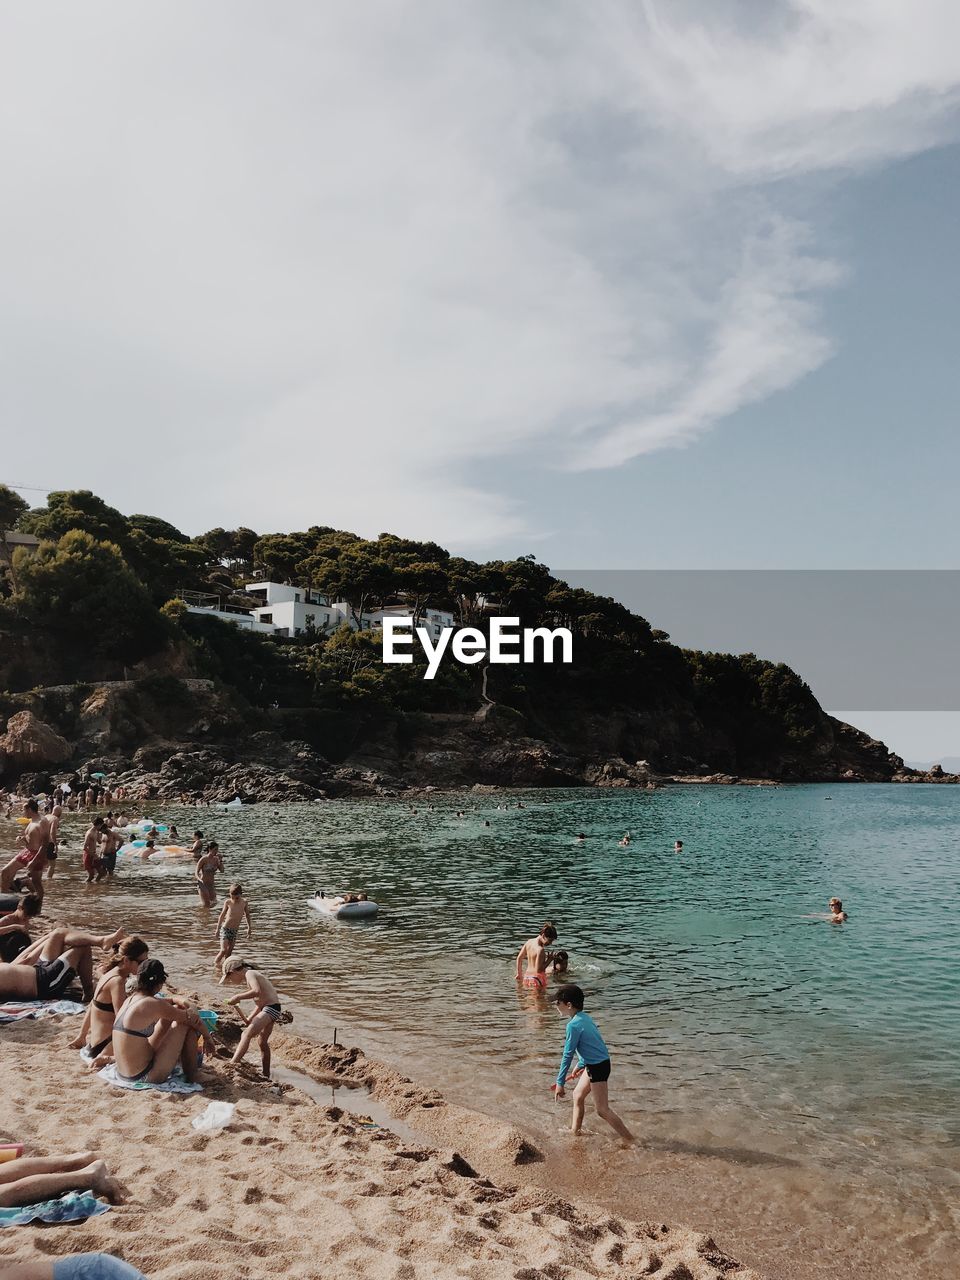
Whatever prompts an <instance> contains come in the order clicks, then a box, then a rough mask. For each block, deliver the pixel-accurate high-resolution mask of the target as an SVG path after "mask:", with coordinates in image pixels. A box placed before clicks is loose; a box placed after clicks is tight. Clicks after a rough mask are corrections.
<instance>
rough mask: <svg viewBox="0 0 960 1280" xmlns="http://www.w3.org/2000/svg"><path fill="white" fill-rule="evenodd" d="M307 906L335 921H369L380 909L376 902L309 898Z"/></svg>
mask: <svg viewBox="0 0 960 1280" xmlns="http://www.w3.org/2000/svg"><path fill="white" fill-rule="evenodd" d="M307 905H308V906H310V907H313V909H314V911H319V912H320V914H321V915H325V916H333V918H334V920H368V919H369V918H370V917H371V916H375V915H376V914H377V912H378V911H379V909H380V908H379V907H378V906H377V904H376V903H375V902H370V901H369V900H368V901H367V902H344V901H343V899H342V898H308V899H307Z"/></svg>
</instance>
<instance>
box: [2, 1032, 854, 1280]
mask: <svg viewBox="0 0 960 1280" xmlns="http://www.w3.org/2000/svg"><path fill="white" fill-rule="evenodd" d="M76 1025H77V1020H76V1019H75V1018H64V1019H50V1020H48V1021H45V1022H40V1023H20V1024H17V1025H14V1026H12V1027H7V1028H5V1029H4V1030H3V1032H2V1033H0V1034H2V1060H0V1089H2V1091H3V1096H4V1099H5V1104H6V1105H5V1108H4V1113H5V1117H7V1118H5V1120H4V1121H3V1123H2V1124H0V1133H2V1135H3V1139H4V1140H8V1139H14V1138H15V1139H16V1140H17V1141H23V1142H24V1143H25V1144H26V1145H27V1148H28V1151H29V1153H30V1154H50V1153H56V1152H65V1151H74V1150H80V1149H85V1148H88V1149H93V1150H94V1151H95V1152H96V1154H97V1155H99V1156H101V1157H103V1158H104V1159H105V1160H106V1161H107V1163H108V1165H109V1167H110V1169H111V1171H112V1172H113V1173H114V1174H115V1175H116V1176H117V1177H118V1178H119V1180H120V1182H121V1184H122V1186H123V1188H124V1191H125V1196H126V1199H125V1202H124V1203H122V1204H120V1205H118V1206H117V1207H115V1208H114V1209H113V1210H112V1211H111V1212H109V1213H106V1214H103V1215H101V1216H100V1217H97V1218H93V1219H90V1220H88V1221H87V1222H85V1223H80V1224H72V1225H62V1226H32V1227H16V1228H7V1229H5V1230H4V1232H3V1234H2V1236H0V1257H3V1258H4V1259H9V1260H16V1261H26V1260H35V1259H40V1258H53V1257H58V1256H62V1255H67V1254H73V1253H80V1252H86V1251H94V1250H102V1251H105V1252H109V1253H113V1254H115V1255H117V1256H120V1257H123V1258H125V1259H126V1260H127V1261H128V1262H131V1263H132V1264H133V1265H135V1266H137V1267H139V1268H140V1269H141V1270H142V1271H143V1272H144V1273H145V1274H146V1275H147V1276H149V1277H151V1280H180V1277H182V1276H183V1275H184V1274H185V1273H186V1271H187V1270H189V1273H190V1275H191V1276H193V1277H195V1280H228V1278H230V1280H256V1278H257V1277H263V1276H288V1277H304V1278H307V1277H320V1276H322V1277H324V1280H339V1278H340V1277H343V1278H344V1280H346V1277H351V1278H352V1277H355V1276H357V1275H363V1276H366V1277H370V1280H434V1278H441V1280H442V1278H446V1277H451V1278H452V1277H464V1276H468V1277H471V1278H472V1280H503V1277H507V1276H512V1277H515V1278H516V1280H588V1278H596V1277H611V1280H612V1277H615V1276H616V1277H623V1276H625V1275H630V1276H634V1275H636V1276H649V1277H654V1280H721V1278H722V1277H727V1278H728V1280H729V1278H730V1277H736V1280H758V1273H757V1272H755V1271H751V1270H748V1269H747V1268H743V1267H740V1266H739V1265H738V1264H737V1263H736V1262H735V1261H734V1260H733V1259H731V1258H730V1257H729V1256H727V1255H726V1254H724V1253H722V1252H721V1251H720V1249H718V1247H717V1245H716V1244H715V1243H714V1242H713V1240H712V1239H711V1238H710V1237H709V1236H707V1235H705V1234H702V1233H698V1232H695V1231H691V1230H688V1229H685V1228H682V1227H667V1226H665V1225H664V1224H661V1223H642V1222H632V1221H629V1220H627V1219H625V1218H623V1217H622V1216H620V1215H616V1214H611V1213H609V1212H607V1211H604V1210H603V1209H602V1208H598V1207H589V1206H578V1205H574V1204H572V1203H571V1202H570V1201H569V1200H567V1199H564V1198H563V1197H561V1196H558V1195H557V1194H555V1193H554V1192H552V1191H547V1190H544V1189H542V1188H538V1187H536V1186H533V1185H531V1184H530V1183H529V1182H528V1181H527V1180H526V1178H525V1176H524V1173H525V1171H526V1170H529V1169H532V1168H537V1167H538V1164H537V1161H538V1152H537V1151H536V1149H535V1148H534V1147H533V1146H532V1144H531V1143H530V1142H529V1140H528V1139H527V1138H526V1137H525V1136H524V1135H523V1134H522V1133H520V1132H519V1131H518V1130H517V1129H515V1128H513V1127H512V1126H510V1125H507V1124H504V1123H503V1122H500V1121H497V1120H495V1119H492V1118H490V1117H486V1116H482V1115H480V1114H478V1113H473V1112H469V1111H466V1110H464V1109H462V1108H459V1107H454V1106H451V1105H448V1104H446V1103H445V1102H444V1100H443V1098H442V1097H441V1096H440V1095H439V1094H437V1093H436V1092H435V1091H432V1090H425V1089H422V1088H420V1087H419V1086H417V1085H416V1084H413V1083H412V1082H410V1081H408V1080H406V1079H404V1078H403V1077H402V1076H400V1075H399V1073H397V1072H395V1071H393V1070H392V1069H391V1068H388V1067H385V1066H383V1065H381V1064H376V1063H370V1062H368V1061H367V1060H365V1059H364V1058H363V1056H362V1055H359V1054H358V1053H357V1052H356V1051H350V1050H344V1049H342V1048H339V1049H334V1048H332V1046H328V1047H324V1046H317V1045H313V1044H311V1043H310V1042H308V1041H305V1040H302V1039H299V1038H298V1037H295V1036H291V1035H289V1034H287V1035H284V1036H282V1037H281V1036H280V1035H277V1036H275V1041H276V1046H277V1047H276V1056H277V1057H278V1059H280V1060H281V1061H282V1062H283V1063H284V1064H285V1065H286V1067H287V1068H288V1069H293V1070H295V1071H297V1072H300V1073H304V1074H306V1075H308V1076H309V1079H310V1080H315V1081H317V1082H318V1084H319V1085H320V1086H321V1088H322V1087H323V1086H324V1085H329V1084H330V1083H331V1082H336V1081H349V1082H351V1083H352V1084H354V1085H357V1084H363V1085H365V1086H367V1087H369V1088H370V1089H372V1092H373V1095H374V1104H375V1105H376V1104H377V1103H379V1104H381V1105H383V1106H385V1107H386V1108H387V1109H388V1110H389V1111H391V1112H396V1113H398V1114H400V1115H401V1116H402V1121H401V1123H402V1125H403V1126H404V1128H403V1130H402V1132H403V1135H404V1136H397V1135H394V1134H393V1133H391V1132H390V1131H389V1130H388V1129H387V1128H385V1127H371V1126H370V1125H369V1124H368V1123H366V1122H365V1119H364V1118H365V1117H366V1116H368V1115H369V1105H368V1098H367V1094H366V1092H365V1091H364V1088H354V1089H353V1090H351V1091H350V1092H349V1095H348V1101H349V1103H350V1108H351V1109H347V1106H345V1105H344V1104H343V1103H341V1104H340V1105H337V1106H326V1105H323V1103H322V1102H321V1101H319V1100H317V1099H316V1098H315V1097H311V1096H310V1093H313V1092H314V1090H312V1089H311V1090H310V1093H308V1092H307V1091H306V1090H300V1089H293V1088H284V1089H283V1090H282V1091H278V1089H277V1087H276V1086H270V1085H268V1084H267V1083H266V1082H263V1081H259V1082H258V1081H256V1080H255V1079H254V1078H253V1076H254V1073H253V1072H252V1071H251V1072H250V1073H249V1074H248V1075H243V1076H238V1075H237V1074H235V1073H233V1072H231V1071H230V1069H229V1068H228V1067H227V1066H226V1065H225V1064H224V1063H223V1062H221V1061H220V1060H212V1061H211V1062H210V1063H209V1064H208V1067H207V1069H206V1070H205V1072H204V1082H205V1089H204V1092H203V1094H196V1095H190V1096H177V1095H169V1094H160V1093H156V1092H151V1091H142V1092H140V1091H138V1092H128V1091H123V1090H117V1089H113V1088H111V1087H110V1086H109V1085H106V1084H104V1083H103V1082H101V1081H100V1080H99V1079H97V1078H96V1076H95V1075H94V1074H93V1073H92V1072H90V1071H89V1070H88V1069H87V1068H86V1067H85V1066H84V1065H83V1063H82V1062H81V1060H80V1058H79V1055H78V1054H76V1053H74V1052H72V1051H71V1050H69V1049H68V1048H67V1047H66V1044H67V1041H68V1040H69V1039H70V1038H71V1036H72V1035H73V1034H75V1030H76ZM238 1029H239V1024H237V1026H236V1027H235V1028H234V1030H233V1035H231V1034H230V1029H229V1028H227V1029H226V1034H227V1038H228V1039H233V1038H235V1035H236V1034H237V1033H238ZM346 1092H347V1091H346V1090H344V1093H346ZM341 1096H342V1095H341ZM221 1099H222V1100H228V1101H234V1102H236V1104H237V1110H236V1112H235V1115H234V1119H233V1122H232V1123H231V1125H230V1126H229V1128H227V1129H226V1130H223V1131H222V1132H220V1133H218V1134H214V1135H200V1134H197V1133H196V1132H195V1131H194V1130H193V1129H192V1128H191V1125H190V1121H191V1119H192V1118H193V1117H194V1116H196V1115H198V1114H200V1112H202V1111H203V1110H204V1108H205V1107H206V1105H207V1103H208V1102H209V1101H211V1100H221ZM9 1117H16V1119H15V1121H12V1120H11V1119H10V1118H9ZM11 1124H12V1125H13V1128H11ZM411 1133H418V1134H422V1135H423V1141H422V1142H421V1143H414V1142H411V1141H409V1135H410V1134H411ZM614 1163H615V1162H614ZM541 1167H542V1166H541ZM612 1172H613V1169H611V1173H612ZM838 1274H839V1273H838Z"/></svg>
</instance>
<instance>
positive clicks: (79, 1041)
mask: <svg viewBox="0 0 960 1280" xmlns="http://www.w3.org/2000/svg"><path fill="white" fill-rule="evenodd" d="M86 1043H87V1038H86V1036H77V1037H76V1039H75V1040H71V1041H70V1043H69V1044H68V1045H67V1048H68V1049H82V1048H83V1046H84V1045H85V1044H86Z"/></svg>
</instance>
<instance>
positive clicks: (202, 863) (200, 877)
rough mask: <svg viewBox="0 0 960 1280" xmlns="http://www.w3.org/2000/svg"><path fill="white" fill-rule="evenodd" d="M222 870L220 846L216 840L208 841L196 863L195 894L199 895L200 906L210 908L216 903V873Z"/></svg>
mask: <svg viewBox="0 0 960 1280" xmlns="http://www.w3.org/2000/svg"><path fill="white" fill-rule="evenodd" d="M223 870H224V866H223V856H222V854H221V853H220V846H219V845H218V844H217V842H216V840H210V841H208V843H207V851H206V853H205V854H204V855H203V857H202V858H201V859H200V860H199V862H198V863H197V869H196V877H197V893H199V895H200V905H201V906H203V907H212V906H213V904H214V903H215V902H216V900H217V886H216V878H217V872H218V871H223Z"/></svg>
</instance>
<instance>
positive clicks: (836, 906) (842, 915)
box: [827, 898, 847, 924]
mask: <svg viewBox="0 0 960 1280" xmlns="http://www.w3.org/2000/svg"><path fill="white" fill-rule="evenodd" d="M827 906H828V907H829V908H830V916H829V920H830V923H831V924H843V922H844V920H846V918H847V913H846V912H845V911H844V909H843V903H842V902H841V901H840V899H839V898H831V899H830V901H829V902H828V903H827Z"/></svg>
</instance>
